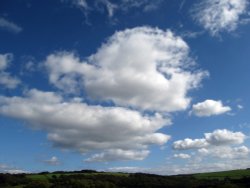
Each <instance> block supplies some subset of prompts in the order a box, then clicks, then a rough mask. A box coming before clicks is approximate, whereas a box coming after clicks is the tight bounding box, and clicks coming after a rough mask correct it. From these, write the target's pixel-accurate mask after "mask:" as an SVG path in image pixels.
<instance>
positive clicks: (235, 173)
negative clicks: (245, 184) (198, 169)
mask: <svg viewBox="0 0 250 188" xmlns="http://www.w3.org/2000/svg"><path fill="white" fill-rule="evenodd" d="M193 176H194V177H196V178H198V179H224V178H225V177H229V178H232V179H239V178H242V177H244V176H246V177H250V170H231V171H223V172H208V173H199V174H194V175H193Z"/></svg>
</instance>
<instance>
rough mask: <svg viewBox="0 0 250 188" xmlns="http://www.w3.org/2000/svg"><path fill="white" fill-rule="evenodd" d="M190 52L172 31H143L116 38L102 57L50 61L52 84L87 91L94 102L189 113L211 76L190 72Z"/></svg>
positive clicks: (53, 56)
mask: <svg viewBox="0 0 250 188" xmlns="http://www.w3.org/2000/svg"><path fill="white" fill-rule="evenodd" d="M188 53H189V47H188V45H187V44H186V43H185V42H184V41H183V40H182V39H181V38H180V37H177V36H175V35H174V34H173V33H172V32H171V31H163V30H160V29H155V28H150V27H138V28H134V29H127V30H124V31H120V32H116V33H115V34H114V35H113V36H112V37H110V38H109V40H108V41H107V42H106V43H104V44H103V45H102V46H101V48H99V50H98V51H97V53H95V54H93V55H91V56H90V57H89V58H87V59H86V61H80V59H79V58H78V57H76V56H75V55H74V54H72V53H66V52H61V53H57V54H51V55H49V56H48V57H47V60H46V62H45V65H46V67H47V69H48V71H49V80H50V82H51V83H52V84H54V85H55V86H56V87H58V88H59V89H62V90H64V91H65V92H71V93H76V92H77V90H79V89H85V90H86V92H87V94H88V95H89V97H90V98H92V99H94V100H103V101H109V100H111V101H113V102H114V103H116V104H117V105H120V106H126V107H127V106H132V107H134V108H138V109H142V110H156V111H165V112H172V111H178V110H185V109H186V108H187V107H188V105H189V103H190V100H191V98H190V97H188V96H187V93H188V91H190V90H191V89H194V88H197V87H198V86H199V84H200V81H201V80H202V78H203V77H204V76H207V72H203V71H196V72H194V71H191V70H189V69H190V68H191V67H192V64H194V62H192V61H191V59H190V57H189V56H188Z"/></svg>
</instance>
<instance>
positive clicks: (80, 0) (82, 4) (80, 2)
mask: <svg viewBox="0 0 250 188" xmlns="http://www.w3.org/2000/svg"><path fill="white" fill-rule="evenodd" d="M72 2H73V4H75V5H76V6H78V7H79V8H83V9H85V10H88V9H89V6H88V3H87V1H86V0H73V1H72Z"/></svg>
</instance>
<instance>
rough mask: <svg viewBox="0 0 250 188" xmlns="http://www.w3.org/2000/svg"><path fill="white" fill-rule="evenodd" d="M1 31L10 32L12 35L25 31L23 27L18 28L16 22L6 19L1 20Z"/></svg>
mask: <svg viewBox="0 0 250 188" xmlns="http://www.w3.org/2000/svg"><path fill="white" fill-rule="evenodd" d="M0 29H4V30H7V31H10V32H12V33H20V32H21V31H22V30H23V28H22V27H20V26H18V25H17V24H15V23H14V22H11V21H9V20H6V19H5V18H0Z"/></svg>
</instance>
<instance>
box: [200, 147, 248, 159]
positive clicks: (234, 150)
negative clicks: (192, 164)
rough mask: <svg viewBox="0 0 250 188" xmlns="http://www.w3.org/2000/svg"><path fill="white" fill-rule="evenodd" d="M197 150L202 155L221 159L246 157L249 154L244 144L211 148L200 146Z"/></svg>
mask: <svg viewBox="0 0 250 188" xmlns="http://www.w3.org/2000/svg"><path fill="white" fill-rule="evenodd" d="M198 152H199V153H200V154H201V155H203V156H212V157H216V158H223V159H238V158H246V157H248V155H249V149H248V148H247V147H246V146H240V147H229V146H219V147H212V148H202V149H199V150H198Z"/></svg>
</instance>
